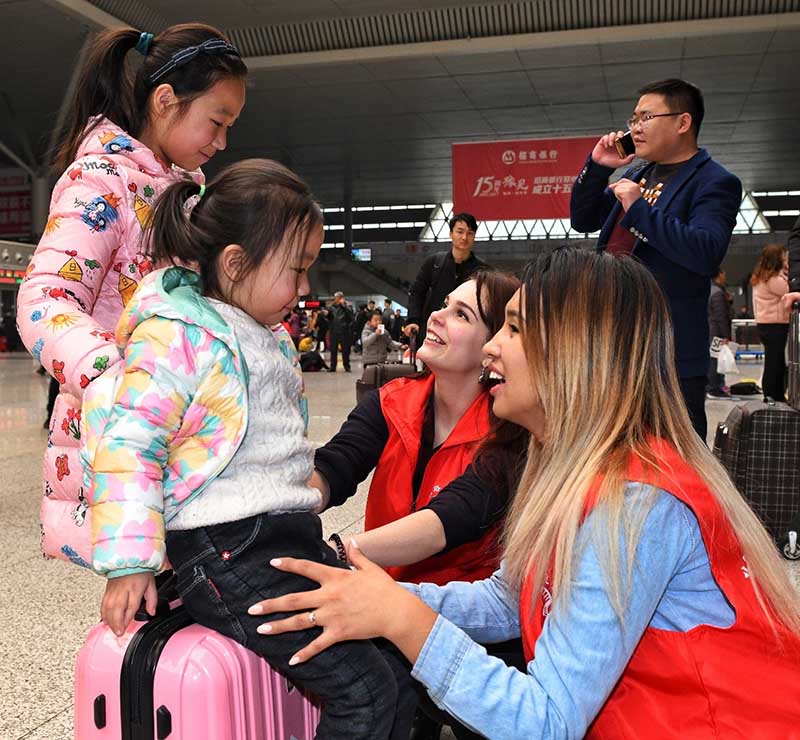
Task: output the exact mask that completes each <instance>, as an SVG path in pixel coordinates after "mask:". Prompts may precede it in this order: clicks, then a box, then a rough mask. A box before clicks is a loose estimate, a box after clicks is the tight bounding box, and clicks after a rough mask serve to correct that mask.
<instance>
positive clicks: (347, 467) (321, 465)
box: [314, 390, 509, 552]
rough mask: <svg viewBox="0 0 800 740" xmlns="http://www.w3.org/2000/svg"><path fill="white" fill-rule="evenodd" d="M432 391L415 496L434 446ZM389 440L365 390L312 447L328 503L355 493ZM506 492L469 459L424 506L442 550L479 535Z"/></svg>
mask: <svg viewBox="0 0 800 740" xmlns="http://www.w3.org/2000/svg"><path fill="white" fill-rule="evenodd" d="M433 437H434V415H433V394H431V396H430V399H429V401H428V406H427V409H426V413H425V421H424V423H423V428H422V439H421V444H420V450H419V457H418V460H417V466H416V469H415V471H414V479H413V495H414V498H415V499H416V497H417V494H418V493H419V486H420V484H421V483H422V478H423V476H424V474H425V468H426V466H427V464H428V462H429V461H430V459H431V457H432V456H433V454H434V453H435V452H436V448H434V446H433ZM388 440H389V428H388V426H387V425H386V419H385V418H384V416H383V410H382V408H381V400H380V394H379V392H378V391H377V390H376V391H373V392H371V393H368V394H367V395H366V396H365V397H364V398H363V399H362V400H361V403H359V404H358V406H356V408H355V409H353V411H351V412H350V415H349V416H348V417H347V420H346V421H345V423H344V424H343V425H342V428H341V430H339V432H338V433H337V434H336V435H335V436H334V437H333V439H331V441H330V442H328V443H327V444H326V445H324V446H323V447H320V448H319V449H317V451H316V453H315V457H314V467H315V468H316V469H317V470H318V471H319V472H320V473H321V474H322V475H323V476H324V477H325V480H327V482H328V485H329V486H330V503H331V505H333V506H338V505H339V504H342V503H344V502H345V501H346V500H347V499H348V498H349V497H350V496H352V495H353V494H355V492H356V488H357V487H358V484H359V483H361V482H362V481H363V480H365V479H366V478H367V476H368V475H369V474H370V472H372V470H374V469H375V467H376V466H377V464H378V461H379V460H380V457H381V455H382V454H383V450H384V447H385V446H386V443H387V441H388ZM508 499H509V495H508V492H507V491H498V490H496V489H495V488H494V487H489V486H487V485H486V484H485V483H484V482H483V481H482V480H481V478H480V476H479V475H478V473H477V472H476V470H475V467H474V466H473V465H469V466H468V467H467V469H466V470H465V471H464V473H463V474H462V475H461V476H459V477H458V478H456V479H455V480H453V481H451V482H450V483H449V484H448V485H447V486H445V487H444V488H443V489H442V490H441V491H440V492H439V494H438V495H437V496H436V497H435V498H433V499H432V500H431V501H430V503H429V504H428V505H427V506H424V507H422V508H423V509H430V510H431V511H433V512H434V513H435V514H436V516H438V517H439V520H440V521H441V523H442V527H443V528H444V533H445V541H446V542H447V544H446V546H445V549H444V550H442V552H449V551H450V550H452V549H453V548H456V547H458V546H459V545H463V544H465V543H467V542H473V541H475V540H477V539H479V538H480V537H481V536H482V535H483V534H484V533H485V532H486V530H487V529H489V527H491V526H492V525H493V524H494V523H495V522H497V521H498V519H500V518H501V517H502V516H503V515H504V514H505V511H506V505H507V503H508Z"/></svg>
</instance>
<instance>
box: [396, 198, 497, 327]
mask: <svg viewBox="0 0 800 740" xmlns="http://www.w3.org/2000/svg"><path fill="white" fill-rule="evenodd" d="M477 230H478V222H477V221H476V220H475V216H473V215H472V214H471V213H457V214H456V215H455V216H453V218H451V219H450V240H451V241H452V242H453V246H452V248H451V249H450V251H449V252H437V253H436V254H432V255H431V256H430V257H428V258H427V259H426V260H425V261H424V262H423V263H422V267H420V269H419V272H418V273H417V277H416V279H415V280H414V284H413V285H412V286H411V290H409V292H408V302H409V307H408V321H407V323H406V325H405V328H404V329H403V331H404V333H405V334H406V336H410V334H411V332H412V331H419V340H418V341H419V342H422V340H423V339H424V338H425V331H426V328H427V325H428V317H429V316H430V315H431V314H432V313H433V312H434V311H437V310H438V309H439V308H440V307H441V306H442V304H443V303H444V299H445V298H446V297H447V295H448V294H449V293H450V292H451V291H452V290H454V289H455V288H457V287H458V286H459V285H461V283H463V282H466V281H467V280H469V278H470V277H471V276H472V273H474V272H475V271H476V270H477V269H478V268H480V267H485V265H486V263H485V262H483V261H482V260H479V259H478V258H477V257H476V256H475V255H474V254H473V253H472V246H473V244H474V243H475V232H476V231H477Z"/></svg>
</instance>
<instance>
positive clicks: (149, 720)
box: [75, 604, 319, 740]
mask: <svg viewBox="0 0 800 740" xmlns="http://www.w3.org/2000/svg"><path fill="white" fill-rule="evenodd" d="M160 611H161V612H162V613H160V614H159V615H158V616H156V617H155V618H153V619H149V620H148V621H136V620H134V621H133V622H131V624H130V625H129V626H128V629H127V631H126V632H125V634H124V635H123V636H122V637H120V638H118V637H116V636H115V635H114V634H113V633H112V632H111V630H110V629H108V627H106V626H105V625H104V624H98V625H95V626H94V627H93V628H92V630H91V631H90V632H89V636H88V637H87V639H86V642H85V644H84V645H83V647H82V648H81V650H80V652H79V653H78V659H77V662H76V666H75V738H76V740H111V739H112V738H113V740H165V739H166V738H169V739H170V740H311V739H312V738H313V737H314V733H315V730H316V727H317V723H318V721H319V709H318V708H317V707H316V706H315V705H314V704H312V703H311V701H309V699H308V698H306V696H305V695H304V694H303V693H302V692H301V691H299V690H298V689H296V688H295V687H294V686H292V684H291V683H290V682H289V681H288V680H287V679H286V678H284V677H283V676H282V675H280V674H279V673H277V672H276V671H273V670H272V669H271V668H270V667H269V665H268V664H267V662H266V661H265V660H263V659H262V658H261V657H259V656H257V655H256V654H255V653H252V652H250V651H249V650H247V649H246V648H244V647H242V646H241V645H239V644H238V643H237V642H234V641H233V640H231V639H229V638H227V637H224V636H222V635H220V634H218V633H216V632H213V631H212V630H209V629H206V628H205V627H201V626H200V625H198V624H194V623H193V622H192V619H191V617H189V615H188V614H187V613H186V612H185V610H184V609H183V607H181V606H177V607H175V608H173V609H171V610H170V609H169V608H168V607H166V604H161V605H160ZM163 612H166V613H163Z"/></svg>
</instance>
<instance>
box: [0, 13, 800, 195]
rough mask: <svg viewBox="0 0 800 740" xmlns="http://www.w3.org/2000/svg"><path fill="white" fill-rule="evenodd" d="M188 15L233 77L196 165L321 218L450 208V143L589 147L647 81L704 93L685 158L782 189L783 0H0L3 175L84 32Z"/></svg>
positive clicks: (793, 185)
mask: <svg viewBox="0 0 800 740" xmlns="http://www.w3.org/2000/svg"><path fill="white" fill-rule="evenodd" d="M187 20H202V21H205V22H207V23H211V24H213V25H216V26H218V27H220V28H222V29H224V30H225V31H226V33H228V34H229V36H230V37H231V38H232V40H233V41H234V42H235V43H236V44H237V45H238V46H239V48H240V49H241V50H242V52H243V54H244V55H245V57H246V59H245V61H246V62H247V64H248V66H249V68H250V69H251V75H250V88H249V91H248V100H247V105H246V107H245V110H244V113H243V115H242V117H241V119H240V121H239V122H238V123H237V124H236V126H235V128H234V130H233V131H232V135H231V137H230V141H229V149H228V150H227V151H226V152H224V153H222V154H220V155H218V157H217V158H216V159H215V160H214V162H212V164H211V165H210V166H209V168H208V169H209V170H210V171H212V172H213V170H214V169H215V168H217V167H219V166H220V165H222V164H225V163H227V162H230V161H234V160H237V159H241V158H243V157H252V156H270V157H274V158H276V159H280V160H281V161H283V162H285V163H286V164H288V165H289V166H291V167H293V168H294V169H295V170H297V171H298V172H299V173H300V174H301V175H303V176H304V177H305V178H306V179H307V180H308V181H309V182H310V184H311V186H312V188H313V189H314V191H315V192H316V193H317V195H318V197H319V198H320V199H321V200H322V201H323V204H325V205H341V204H342V203H343V201H344V192H345V188H346V187H350V188H351V190H352V193H353V200H354V203H355V204H356V205H359V204H364V205H370V204H395V203H398V204H399V203H413V204H424V203H435V202H441V201H449V200H451V163H450V145H451V143H452V142H456V141H477V140H496V139H508V138H538V137H541V138H546V137H554V136H590V135H594V134H597V135H600V134H602V133H604V132H607V131H609V130H611V129H612V128H613V129H616V128H622V127H623V126H624V123H623V122H624V121H625V119H626V118H627V117H628V115H629V114H630V113H631V111H632V109H633V106H634V104H635V101H636V98H637V95H636V89H637V88H638V87H639V86H641V85H643V84H644V83H646V82H650V81H652V80H655V79H660V78H664V77H682V78H684V79H687V80H689V81H691V82H694V83H695V84H697V85H699V86H700V87H701V89H702V90H703V91H704V93H705V99H706V120H705V122H704V124H703V129H702V131H701V136H700V144H701V145H702V146H705V147H706V148H708V149H709V150H710V151H711V153H712V154H713V156H715V157H716V158H717V159H718V160H719V161H720V162H721V163H723V164H724V165H725V166H726V167H728V168H729V169H731V170H732V171H733V172H735V173H736V174H737V175H738V176H739V177H740V178H741V179H742V181H743V182H744V185H745V188H746V189H748V190H755V191H759V190H787V191H791V190H798V189H800V136H798V124H797V121H798V118H800V94H798V93H800V55H798V50H800V0H674V1H672V2H670V1H669V0H666V1H665V0H619V1H617V2H614V1H612V0H558V1H555V0H526V1H524V2H504V3H493V2H470V1H469V0H461V2H459V3H455V2H454V1H453V0H416V1H407V2H388V1H384V0H299V1H295V2H291V1H290V0H283V1H281V2H277V1H274V0H272V1H270V0H265V1H263V2H260V1H259V0H224V1H221V0H93V1H92V2H88V1H87V0H0V24H1V26H2V28H3V29H4V43H3V44H2V46H1V47H0V59H2V69H3V77H2V79H1V80H0V98H1V99H0V144H2V145H3V146H2V147H0V149H3V148H5V149H6V155H5V163H6V164H12V163H13V161H12V160H13V159H14V158H15V157H17V158H19V159H21V160H22V161H24V162H25V163H27V164H30V165H33V166H34V169H37V168H41V167H42V166H44V162H45V159H46V151H47V149H48V147H49V146H50V145H52V144H53V143H54V141H55V139H54V137H53V135H52V132H53V129H54V127H55V126H56V124H57V121H58V119H59V109H60V108H61V106H62V101H63V99H64V93H65V90H67V88H68V86H69V81H70V75H71V70H72V67H73V66H74V63H75V61H76V59H77V58H78V55H79V53H80V50H81V47H82V45H83V43H84V41H85V39H86V37H87V35H88V34H89V33H91V32H93V31H95V30H97V29H98V28H101V27H105V26H112V25H131V26H134V27H135V28H138V29H143V30H149V31H153V32H157V31H158V30H160V29H161V28H164V27H166V26H167V25H169V24H171V23H177V22H183V21H187ZM9 152H10V154H9ZM3 160H4V155H3V154H2V153H0V164H2V163H3ZM348 183H349V185H348Z"/></svg>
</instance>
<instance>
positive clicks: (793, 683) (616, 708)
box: [520, 442, 800, 740]
mask: <svg viewBox="0 0 800 740" xmlns="http://www.w3.org/2000/svg"><path fill="white" fill-rule="evenodd" d="M653 449H654V451H655V452H656V453H657V454H658V457H659V460H660V461H661V462H662V463H663V466H664V467H665V468H667V470H668V471H669V472H668V473H664V474H659V473H656V472H654V471H645V470H643V468H642V465H641V463H640V461H639V460H632V461H631V463H630V465H629V467H628V479H629V480H631V481H638V482H641V483H647V484H652V485H654V486H657V487H659V488H662V489H664V490H666V491H669V492H670V493H671V494H672V495H673V496H675V497H676V498H678V499H680V500H681V501H683V503H685V504H686V505H687V506H688V507H689V508H691V510H692V511H693V512H694V514H695V516H696V517H697V520H698V522H699V524H700V532H701V534H702V536H703V542H704V543H705V546H706V549H707V550H708V556H709V560H710V563H711V571H712V573H713V575H714V579H715V580H716V582H717V584H718V585H719V587H720V589H722V591H723V593H724V594H725V596H726V597H727V599H728V601H729V602H730V604H731V606H732V607H733V609H734V611H735V612H736V622H735V623H734V624H733V625H732V626H731V627H729V628H727V629H723V628H719V627H711V626H708V625H699V626H697V627H695V628H694V629H692V630H690V631H689V632H669V631H665V630H658V629H653V628H652V627H648V628H647V629H646V630H645V632H644V634H643V636H642V639H641V640H640V642H639V644H638V645H637V647H636V649H635V650H634V653H633V656H632V657H631V659H630V661H629V663H628V665H627V666H626V667H625V670H624V671H623V673H622V676H621V677H620V679H619V681H618V683H617V685H616V686H615V687H614V689H613V690H612V692H611V695H610V696H609V697H608V699H607V701H606V703H605V704H604V705H603V707H602V709H601V710H600V712H599V713H598V715H597V717H596V718H595V720H594V722H593V723H592V725H591V726H590V727H589V730H588V732H587V734H586V737H587V738H591V740H612V738H613V740H620V739H626V738H630V739H631V740H634V739H635V740H640V739H641V738H647V740H667V739H670V740H677V738H680V740H700V739H701V738H702V739H704V740H705V739H707V738H725V739H726V740H727V739H728V738H747V740H792V739H795V740H797V739H798V738H800V681H798V669H799V668H800V637H798V636H797V635H793V634H790V633H789V632H788V631H787V630H786V629H784V628H779V634H780V635H781V636H782V638H783V640H782V642H781V644H780V645H779V644H778V642H777V641H776V640H775V638H774V637H773V634H772V632H771V629H770V626H769V624H768V623H767V620H766V617H765V616H764V613H763V612H762V611H761V609H760V607H759V605H758V602H757V601H756V596H755V592H754V590H753V588H752V586H751V584H750V581H749V580H748V578H749V575H748V572H747V563H746V562H745V560H744V558H743V556H742V552H741V548H740V547H739V544H738V542H737V540H736V537H735V535H734V532H733V528H732V527H731V525H730V523H729V522H728V519H727V518H726V517H725V516H724V514H723V512H722V510H721V508H720V506H719V504H718V503H717V501H716V499H715V498H714V496H713V495H712V493H711V491H710V490H709V489H708V487H707V486H706V485H705V483H703V481H702V480H701V479H700V477H699V476H698V475H697V473H696V472H695V471H694V469H692V468H691V467H690V466H689V465H688V464H687V463H686V462H684V461H683V460H682V459H681V458H680V457H679V456H678V454H677V451H676V450H675V449H674V448H673V447H672V446H671V445H669V444H668V443H666V442H656V443H655V444H654V445H653ZM588 508H589V509H590V508H591V505H589V507H588ZM532 590H533V587H532V584H531V582H530V580H528V581H526V582H525V583H524V584H523V588H522V593H521V594H520V617H521V620H520V622H521V625H522V639H523V644H524V647H525V655H526V658H527V659H528V660H531V659H532V658H533V655H534V647H535V643H536V640H537V638H538V637H539V635H540V634H541V632H542V628H543V625H544V620H545V619H546V618H547V612H548V611H549V606H550V602H551V600H552V598H553V596H552V594H551V593H550V592H549V590H548V589H546V588H545V589H542V591H543V593H542V594H539V595H538V596H537V598H536V604H535V606H534V608H533V611H531V605H532V601H533V598H532V597H533V593H532Z"/></svg>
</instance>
